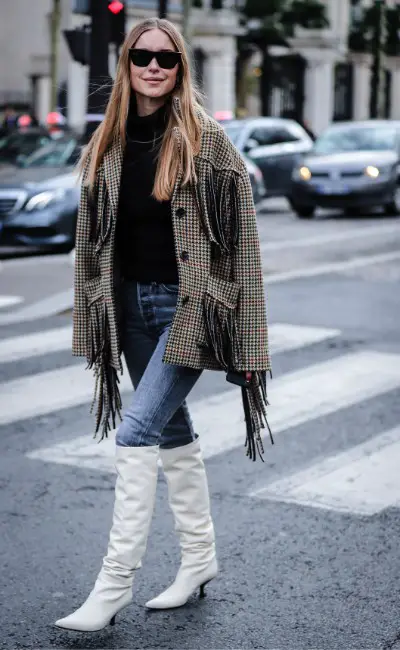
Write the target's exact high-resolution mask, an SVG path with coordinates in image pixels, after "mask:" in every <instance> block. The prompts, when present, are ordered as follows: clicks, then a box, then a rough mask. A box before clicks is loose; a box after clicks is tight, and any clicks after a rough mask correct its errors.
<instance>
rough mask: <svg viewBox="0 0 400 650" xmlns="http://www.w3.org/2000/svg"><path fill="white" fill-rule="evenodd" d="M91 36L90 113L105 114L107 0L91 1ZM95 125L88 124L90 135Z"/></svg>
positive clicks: (106, 86)
mask: <svg viewBox="0 0 400 650" xmlns="http://www.w3.org/2000/svg"><path fill="white" fill-rule="evenodd" d="M90 13H91V19H92V21H91V36H90V59H89V93H88V106H87V112H88V113H96V114H104V113H105V109H106V105H107V101H108V98H109V94H110V87H111V78H110V76H109V70H108V46H109V40H110V39H109V14H108V1H107V0H94V1H92V2H91V3H90ZM96 126H97V125H96ZM92 131H93V125H92V124H90V123H89V124H87V125H86V135H87V136H89V137H90V135H91V134H92Z"/></svg>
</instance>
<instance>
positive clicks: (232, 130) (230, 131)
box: [223, 124, 243, 144]
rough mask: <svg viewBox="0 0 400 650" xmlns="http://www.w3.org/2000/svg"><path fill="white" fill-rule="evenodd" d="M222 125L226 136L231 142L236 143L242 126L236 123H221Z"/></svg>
mask: <svg viewBox="0 0 400 650" xmlns="http://www.w3.org/2000/svg"><path fill="white" fill-rule="evenodd" d="M223 127H224V129H225V131H226V134H227V136H228V138H229V139H230V140H231V141H232V142H233V144H236V143H237V141H238V138H239V134H240V132H241V130H242V128H243V127H242V126H239V125H236V124H223Z"/></svg>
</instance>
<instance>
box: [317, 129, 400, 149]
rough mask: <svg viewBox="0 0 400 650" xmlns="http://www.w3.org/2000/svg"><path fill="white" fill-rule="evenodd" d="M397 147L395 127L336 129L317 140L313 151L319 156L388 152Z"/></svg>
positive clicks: (327, 131)
mask: <svg viewBox="0 0 400 650" xmlns="http://www.w3.org/2000/svg"><path fill="white" fill-rule="evenodd" d="M395 145H396V129H395V128H394V127H393V126H384V127H378V126H366V127H355V126H346V127H341V128H339V127H335V128H333V129H327V130H326V131H325V133H322V134H321V135H320V137H319V138H317V140H316V142H315V144H314V148H313V151H314V153H317V154H330V153H343V152H346V151H386V150H388V149H394V148H395Z"/></svg>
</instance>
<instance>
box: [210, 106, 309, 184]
mask: <svg viewBox="0 0 400 650" xmlns="http://www.w3.org/2000/svg"><path fill="white" fill-rule="evenodd" d="M222 126H223V127H224V129H225V131H226V133H227V135H228V136H229V137H230V139H231V140H232V142H233V144H234V145H235V146H236V147H237V149H239V151H240V152H241V153H244V154H245V155H246V156H248V157H249V158H250V159H251V160H252V161H253V162H254V163H255V164H256V165H257V167H259V168H260V170H261V172H262V175H263V177H264V184H265V187H266V193H267V196H286V195H287V193H288V191H289V188H290V183H291V176H292V171H293V168H294V167H295V166H296V165H297V163H298V162H299V161H300V160H301V158H302V157H303V155H304V154H305V153H307V152H308V151H310V150H311V149H312V146H313V140H312V138H311V137H310V136H309V135H308V133H307V132H306V131H305V129H303V127H302V126H300V124H298V123H297V122H295V121H294V120H289V119H285V118H282V117H257V118H246V119H244V120H229V121H227V122H222Z"/></svg>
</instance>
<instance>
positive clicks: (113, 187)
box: [103, 138, 123, 219]
mask: <svg viewBox="0 0 400 650" xmlns="http://www.w3.org/2000/svg"><path fill="white" fill-rule="evenodd" d="M122 156H123V154H122V146H121V140H120V138H116V139H115V140H114V142H113V144H112V145H111V147H110V148H109V149H108V151H106V153H105V154H104V158H103V165H104V178H105V182H106V185H107V190H108V195H109V198H110V206H111V212H112V216H113V218H114V219H115V218H116V217H117V210H118V197H119V186H120V181H121V171H122Z"/></svg>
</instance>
